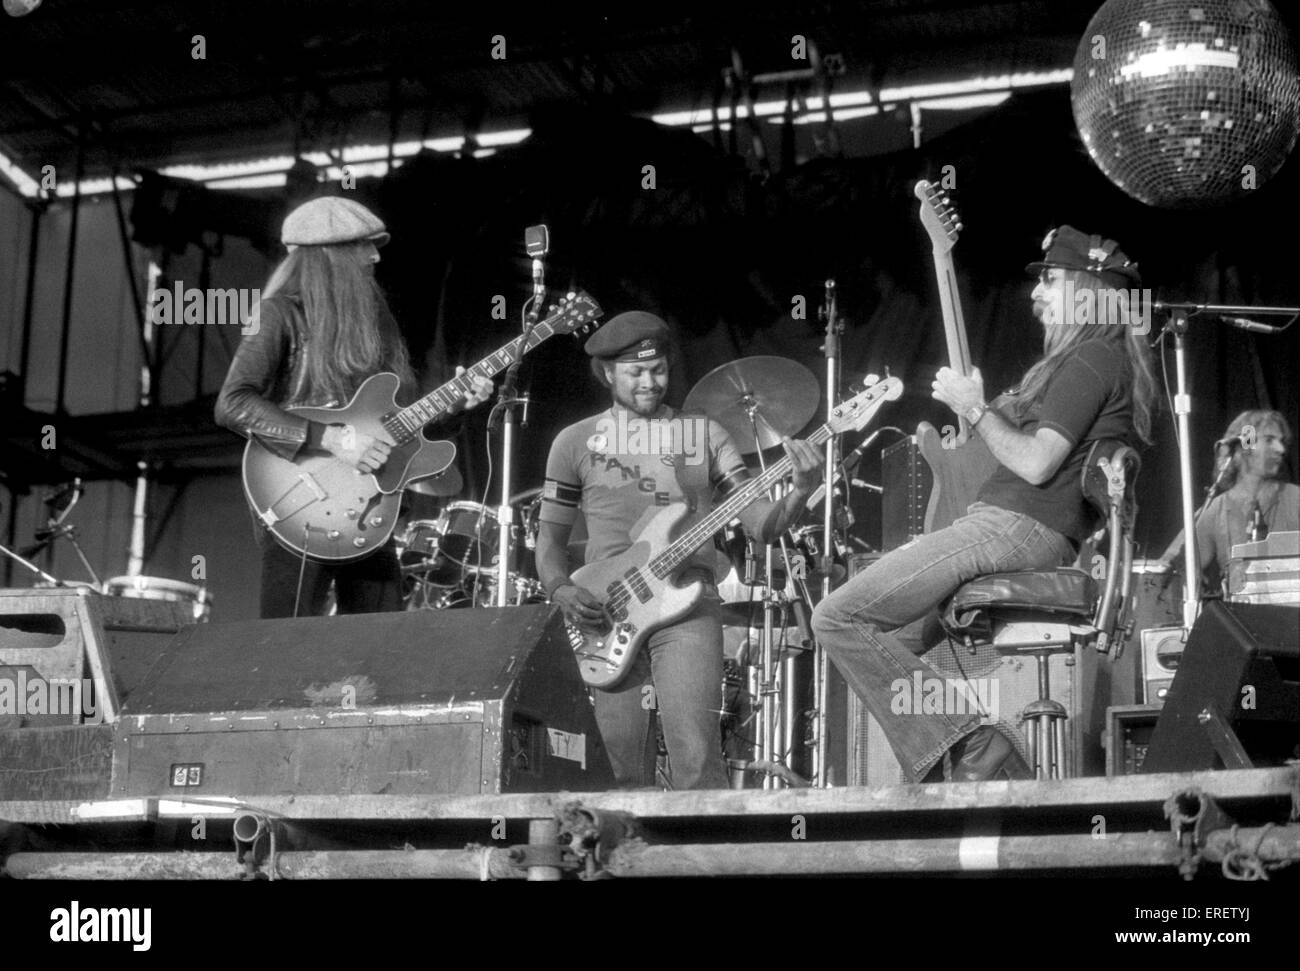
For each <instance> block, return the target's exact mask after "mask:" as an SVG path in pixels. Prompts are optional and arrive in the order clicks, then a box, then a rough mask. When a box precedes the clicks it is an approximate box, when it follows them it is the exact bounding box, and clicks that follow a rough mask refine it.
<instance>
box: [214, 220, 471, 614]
mask: <svg viewBox="0 0 1300 971" xmlns="http://www.w3.org/2000/svg"><path fill="white" fill-rule="evenodd" d="M280 239H281V242H283V243H284V244H285V246H286V247H287V248H288V250H289V254H288V255H287V256H286V257H285V258H284V259H283V260H282V261H281V262H280V265H279V266H277V267H276V268H275V270H274V271H273V272H272V273H271V277H270V279H269V280H268V281H267V283H266V285H265V287H263V289H262V298H261V302H260V303H259V305H258V308H257V317H256V320H255V324H256V326H254V327H253V328H251V333H249V334H247V335H246V336H245V337H244V338H243V340H242V341H240V344H239V348H238V350H237V351H236V352H235V356H234V359H233V360H232V361H231V362H230V371H229V372H228V373H227V374H226V380H225V383H224V384H223V385H222V388H221V393H220V395H219V396H218V398H217V405H216V420H217V423H218V424H220V425H223V426H225V427H226V428H230V429H232V430H234V431H237V432H239V433H240V434H241V435H243V436H244V437H246V438H247V437H256V438H257V440H258V441H259V442H261V443H262V444H263V445H265V446H266V447H267V448H269V449H270V450H271V451H273V452H275V453H276V454H277V455H279V456H281V457H283V458H286V459H293V458H295V457H297V456H298V455H300V454H301V453H303V452H304V451H305V450H308V449H319V450H324V451H327V452H330V453H332V454H334V455H335V456H337V457H338V458H340V459H342V460H343V461H345V462H347V463H349V464H350V465H353V466H355V467H356V468H357V469H358V470H360V471H361V472H373V471H375V470H376V469H378V468H381V467H382V466H383V464H384V462H385V461H387V459H388V454H389V443H388V442H385V441H383V440H382V439H378V438H373V437H371V436H370V435H367V434H366V433H364V432H362V431H360V430H359V429H350V428H348V427H347V426H345V425H343V424H331V425H323V424H321V423H319V422H315V421H309V420H307V419H306V418H303V417H301V416H300V415H294V414H292V413H291V412H289V411H286V410H285V409H286V408H287V407H289V406H299V407H326V406H332V405H343V404H346V403H347V402H348V400H349V399H350V398H351V397H352V395H353V394H354V393H355V392H356V390H357V388H358V387H360V385H361V383H362V382H363V381H365V380H366V378H368V377H370V376H371V375H373V374H378V373H379V372H381V371H391V372H393V373H394V374H396V375H397V376H398V377H399V378H400V379H401V386H402V394H403V395H404V396H405V398H406V399H414V398H415V397H416V393H417V391H418V388H417V386H416V380H415V376H414V373H413V372H412V369H411V363H410V360H409V358H408V355H407V351H406V345H405V343H404V342H403V339H402V335H401V332H400V331H399V330H398V327H397V322H396V321H395V320H394V319H393V316H392V314H391V313H390V312H389V310H388V305H387V302H386V301H385V300H384V295H383V293H382V291H381V290H380V289H379V286H378V284H377V283H376V282H375V276H374V269H375V264H376V263H378V262H379V247H380V246H383V245H384V244H385V243H386V242H388V232H387V230H386V229H385V227H384V224H383V222H382V221H380V219H379V217H378V216H376V215H375V214H374V213H373V212H371V211H370V210H369V209H367V208H366V207H365V206H363V205H361V204H360V203H358V202H354V201H353V200H351V199H341V198H338V197H334V196H329V197H324V198H320V199H313V200H311V201H310V202H305V203H303V204H302V205H301V206H299V207H298V208H296V209H294V210H293V212H291V213H289V215H288V216H287V217H286V218H285V220H284V226H283V227H282V229H281V233H280ZM460 370H463V369H460V368H458V369H457V371H458V372H459V371H460ZM491 390H492V385H491V383H490V382H488V381H485V380H482V379H479V380H478V381H477V382H476V384H475V390H474V391H473V392H472V393H470V394H467V395H466V396H465V402H464V406H465V407H472V406H473V405H476V404H478V403H479V402H480V401H483V400H485V399H486V398H487V397H488V395H489V394H490V393H491ZM254 533H255V535H256V537H257V543H258V546H259V547H260V549H261V551H262V593H261V616H262V617H264V618H269V617H295V616H303V615H313V614H320V613H322V612H324V610H325V604H326V601H327V598H328V595H329V590H330V585H331V584H333V585H334V589H335V596H336V601H337V604H338V609H339V612H340V613H366V612H372V611H381V610H401V609H402V595H401V570H400V567H399V565H398V561H397V555H396V553H395V551H394V550H393V547H392V545H391V544H389V545H387V546H385V547H383V548H382V549H380V550H379V551H378V552H376V553H375V554H373V555H372V556H368V557H366V558H365V559H363V560H359V561H357V562H353V563H346V564H337V565H326V564H321V563H316V562H314V561H311V560H307V559H306V558H304V557H302V556H300V555H298V554H294V553H290V552H289V551H288V550H285V549H283V548H282V547H280V546H279V545H278V544H277V543H276V542H275V541H274V539H273V538H272V537H271V536H270V535H269V534H268V530H266V529H265V528H264V527H263V526H262V525H261V524H260V523H259V522H257V521H256V520H254Z"/></svg>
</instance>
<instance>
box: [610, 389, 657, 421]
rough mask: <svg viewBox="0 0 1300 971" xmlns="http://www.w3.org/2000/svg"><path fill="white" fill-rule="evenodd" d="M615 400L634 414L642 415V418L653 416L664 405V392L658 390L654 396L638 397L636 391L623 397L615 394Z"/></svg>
mask: <svg viewBox="0 0 1300 971" xmlns="http://www.w3.org/2000/svg"><path fill="white" fill-rule="evenodd" d="M614 401H615V402H616V403H617V404H619V405H621V406H622V407H624V408H626V409H627V410H628V411H630V412H632V413H633V414H634V415H640V416H641V417H642V418H651V417H653V416H654V415H656V414H657V413H658V412H659V409H661V408H662V407H663V404H664V396H663V392H657V393H656V394H655V396H654V397H653V398H638V397H637V395H636V393H635V392H633V393H632V394H630V395H628V396H627V397H623V396H622V395H619V394H615V395H614Z"/></svg>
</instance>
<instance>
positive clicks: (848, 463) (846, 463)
mask: <svg viewBox="0 0 1300 971" xmlns="http://www.w3.org/2000/svg"><path fill="white" fill-rule="evenodd" d="M891 428H893V426H892V425H885V426H884V427H883V428H877V429H876V430H875V431H874V432H872V433H871V434H870V435H868V436H867V437H866V438H864V439H863V440H862V444H861V445H859V446H858V447H857V448H855V449H854V450H853V451H852V452H850V453H849V454H848V455H846V456H844V460H843V461H842V462H840V468H841V469H843V470H844V471H845V472H846V473H849V472H852V471H853V470H854V469H855V468H856V467H857V464H858V463H859V462H860V461H862V455H863V453H864V452H866V450H867V449H868V448H869V447H870V446H871V443H872V442H874V441H875V440H876V437H877V436H878V435H879V434H880V433H881V432H886V431H889V430H890V429H891ZM832 479H833V481H835V482H838V481H839V480H840V474H839V473H838V472H836V473H835V475H834V476H833V477H832ZM861 481H862V480H861V479H853V478H850V479H849V482H850V483H851V484H852V485H857V484H858V483H859V482H861ZM863 485H864V486H866V487H867V488H869V489H871V491H873V492H879V491H881V490H880V489H879V487H878V486H875V487H873V486H872V485H871V484H870V483H863ZM838 491H839V490H836V492H837V493H838ZM825 496H826V483H824V482H823V483H822V484H821V485H819V486H818V487H817V489H816V490H815V491H814V492H813V494H812V495H810V496H809V497H808V502H807V505H806V508H808V509H812V508H813V507H814V506H816V505H817V503H819V502H821V501H822V499H823V498H824V497H825Z"/></svg>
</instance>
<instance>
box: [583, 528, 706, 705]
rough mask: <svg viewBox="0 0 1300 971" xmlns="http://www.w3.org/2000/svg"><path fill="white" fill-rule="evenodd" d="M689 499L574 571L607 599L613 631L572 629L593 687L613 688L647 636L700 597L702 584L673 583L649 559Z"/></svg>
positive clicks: (659, 548) (669, 535) (684, 612)
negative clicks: (613, 552)
mask: <svg viewBox="0 0 1300 971" xmlns="http://www.w3.org/2000/svg"><path fill="white" fill-rule="evenodd" d="M686 514H687V507H686V504H685V503H680V502H679V503H673V504H672V505H670V506H665V507H664V508H663V510H662V511H661V512H659V513H658V514H657V515H655V517H654V518H653V519H651V520H650V521H649V522H648V523H646V525H645V528H644V529H642V530H641V533H640V534H639V535H638V536H637V538H636V542H634V543H633V544H632V545H631V546H630V547H628V548H627V549H626V550H624V551H623V552H622V553H619V554H618V555H617V556H611V557H609V558H608V559H605V560H600V561H599V562H596V563H588V564H587V565H586V566H584V567H582V568H580V569H579V570H577V571H576V572H575V573H574V574H573V582H574V583H576V584H577V585H578V586H580V587H583V588H584V589H586V590H587V591H588V592H590V593H591V594H592V595H593V596H595V597H597V598H599V599H600V600H602V601H604V603H605V605H606V613H607V614H608V616H609V623H610V630H609V631H608V632H606V633H603V634H596V633H593V632H590V631H580V632H577V634H581V637H582V643H581V644H579V643H577V634H574V632H571V634H573V640H574V649H575V650H576V651H577V655H578V669H579V670H580V671H581V672H582V679H583V680H584V681H585V682H587V684H589V685H591V686H592V687H593V688H607V689H608V688H612V687H614V686H615V685H616V684H618V682H619V681H621V680H622V679H623V676H624V675H625V674H627V669H628V668H629V667H630V666H631V664H632V662H633V660H635V658H636V654H637V652H638V651H639V650H640V649H641V645H642V644H644V643H645V641H646V639H647V638H648V637H649V636H650V635H651V634H652V633H654V632H655V631H656V630H658V629H659V628H660V627H666V626H667V625H668V624H673V623H676V622H677V621H679V620H681V619H682V618H683V617H685V616H686V615H687V614H689V613H690V612H691V610H692V609H693V608H694V607H695V605H696V604H697V603H699V601H700V594H701V593H702V592H703V590H704V585H703V584H701V583H691V584H688V585H687V586H684V587H678V586H674V585H673V583H672V582H671V579H670V578H660V577H658V576H656V575H655V573H654V571H653V570H651V569H650V561H651V560H652V559H654V558H655V556H656V555H658V554H659V553H660V552H661V551H663V550H665V549H667V548H668V547H669V546H670V545H671V542H672V536H673V533H674V532H675V531H676V529H677V525H678V524H679V523H680V522H681V521H682V519H683V518H685V516H686Z"/></svg>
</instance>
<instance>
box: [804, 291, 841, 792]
mask: <svg viewBox="0 0 1300 971" xmlns="http://www.w3.org/2000/svg"><path fill="white" fill-rule="evenodd" d="M822 316H823V317H824V319H825V321H826V342H825V344H824V345H823V347H822V350H823V351H824V352H825V354H826V420H827V422H829V421H830V420H831V416H832V413H833V412H834V411H835V393H836V389H837V388H838V387H839V384H840V335H841V334H842V333H843V332H844V325H843V324H841V323H840V320H839V314H838V313H837V312H836V306H835V280H834V279H833V278H832V279H829V280H827V281H826V292H825V297H824V302H823V307H822ZM839 440H840V439H839V436H838V435H832V436H831V437H830V438H828V439H827V440H826V475H825V483H824V486H823V488H824V489H825V490H826V493H825V498H826V504H825V506H824V507H823V513H822V550H821V556H820V557H819V558H818V559H819V560H820V563H819V566H820V569H821V571H822V599H823V600H825V599H826V597H828V596H829V595H830V592H831V575H832V571H833V569H834V566H833V564H834V563H835V546H834V541H833V539H832V537H833V536H834V532H833V530H834V528H835V491H834V490H835V470H836V469H837V468H838V463H837V461H836V452H837V450H838V448H839ZM827 664H828V661H827V658H826V649H825V648H824V647H822V645H821V643H820V642H819V641H814V642H813V691H814V698H813V765H812V779H813V785H814V786H817V787H818V788H823V787H825V785H826V748H827V733H826V701H827V699H826V687H827V681H828V674H829V672H828V670H827Z"/></svg>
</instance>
